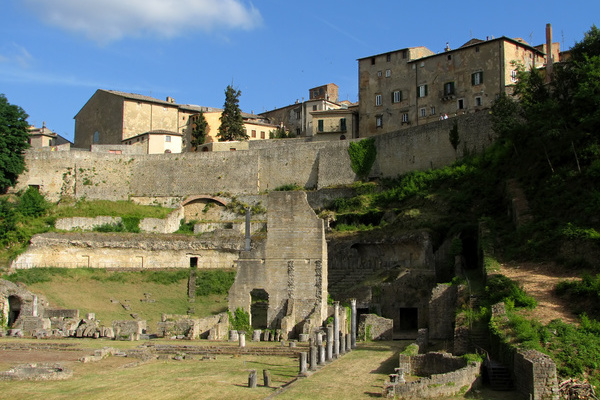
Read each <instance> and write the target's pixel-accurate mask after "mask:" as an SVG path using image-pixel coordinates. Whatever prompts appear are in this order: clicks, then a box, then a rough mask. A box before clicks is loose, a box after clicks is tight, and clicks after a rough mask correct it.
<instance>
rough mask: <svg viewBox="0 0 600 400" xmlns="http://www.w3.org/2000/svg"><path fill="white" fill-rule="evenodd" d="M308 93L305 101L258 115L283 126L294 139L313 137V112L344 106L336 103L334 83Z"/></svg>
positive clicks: (314, 127)
mask: <svg viewBox="0 0 600 400" xmlns="http://www.w3.org/2000/svg"><path fill="white" fill-rule="evenodd" d="M308 93H309V99H308V100H306V101H304V98H303V99H302V101H300V100H296V103H295V104H292V105H289V106H285V107H281V108H276V109H274V110H271V111H265V112H263V113H261V114H260V115H261V116H264V117H266V118H268V119H270V120H271V122H272V123H274V124H277V125H280V126H283V127H284V128H285V130H286V131H289V132H290V133H291V134H293V135H295V136H296V137H303V136H308V137H311V136H314V134H315V129H317V126H316V125H315V121H314V117H313V113H314V112H318V111H331V110H338V109H342V108H345V106H344V105H342V104H340V103H338V100H339V96H338V86H337V85H336V84H334V83H329V84H327V85H323V86H317V87H316V88H312V89H309V91H308Z"/></svg>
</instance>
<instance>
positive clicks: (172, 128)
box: [75, 89, 277, 152]
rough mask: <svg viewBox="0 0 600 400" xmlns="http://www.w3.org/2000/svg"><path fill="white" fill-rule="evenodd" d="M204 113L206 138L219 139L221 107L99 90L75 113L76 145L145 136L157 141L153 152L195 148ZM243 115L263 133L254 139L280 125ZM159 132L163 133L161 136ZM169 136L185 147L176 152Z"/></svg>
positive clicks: (248, 127)
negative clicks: (199, 120) (196, 127)
mask: <svg viewBox="0 0 600 400" xmlns="http://www.w3.org/2000/svg"><path fill="white" fill-rule="evenodd" d="M201 112H202V113H203V114H204V116H205V118H206V120H207V122H208V132H207V138H206V141H207V142H213V141H217V140H218V138H217V136H216V135H217V132H218V129H219V126H220V124H221V121H220V117H221V113H222V112H223V110H221V109H219V108H210V107H202V106H197V105H190V104H177V103H176V102H175V100H174V99H173V98H171V97H167V98H166V100H164V101H163V100H158V99H155V98H153V97H149V96H143V95H139V94H134V93H125V92H119V91H114V90H103V89H98V90H97V91H96V93H94V95H93V96H92V97H91V98H90V99H89V100H88V102H87V103H86V104H85V105H84V106H83V107H82V108H81V110H80V111H79V112H78V113H77V115H76V116H75V147H78V148H89V147H91V146H92V145H105V144H130V143H131V144H132V145H133V144H138V143H140V142H141V141H142V139H144V138H145V139H150V141H152V142H153V145H152V146H149V145H148V143H147V144H146V145H145V147H146V148H148V150H149V151H150V150H151V149H152V148H158V147H161V146H162V147H163V148H164V149H163V151H167V150H169V151H170V152H181V151H192V150H193V149H191V146H190V142H191V134H192V128H193V127H194V122H195V120H196V118H197V117H198V115H199V114H200V113H201ZM242 116H243V118H244V124H245V125H246V131H247V132H248V134H249V136H250V135H251V133H252V131H258V132H259V133H258V135H257V137H254V138H253V137H251V139H268V138H269V134H268V132H270V131H271V130H274V129H276V128H277V126H276V125H272V124H270V123H269V121H268V119H266V118H265V117H262V116H258V115H254V114H247V113H242ZM258 127H260V128H258ZM157 132H159V133H160V134H158V135H157V134H156V133H157ZM165 132H166V133H165ZM262 133H264V134H262ZM158 136H162V140H165V142H163V143H162V144H160V145H159V144H158V142H156V141H157V140H158V139H157V138H158ZM263 136H264V137H263ZM167 137H170V138H172V139H173V140H174V141H175V142H177V141H180V142H181V150H180V151H176V149H177V145H176V144H175V142H167V141H166V140H167ZM155 142H156V143H155ZM169 143H172V144H169ZM154 144H156V146H154Z"/></svg>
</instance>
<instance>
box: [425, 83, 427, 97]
mask: <svg viewBox="0 0 600 400" xmlns="http://www.w3.org/2000/svg"><path fill="white" fill-rule="evenodd" d="M425 96H427V85H425Z"/></svg>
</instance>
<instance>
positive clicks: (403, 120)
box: [402, 113, 408, 124]
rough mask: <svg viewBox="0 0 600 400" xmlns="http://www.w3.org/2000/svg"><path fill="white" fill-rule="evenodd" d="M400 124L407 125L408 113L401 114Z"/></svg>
mask: <svg viewBox="0 0 600 400" xmlns="http://www.w3.org/2000/svg"><path fill="white" fill-rule="evenodd" d="M402 123H403V124H405V123H408V113H404V114H402Z"/></svg>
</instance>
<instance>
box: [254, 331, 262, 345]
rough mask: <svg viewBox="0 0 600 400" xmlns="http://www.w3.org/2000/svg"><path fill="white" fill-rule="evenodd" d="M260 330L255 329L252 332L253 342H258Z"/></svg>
mask: <svg viewBox="0 0 600 400" xmlns="http://www.w3.org/2000/svg"><path fill="white" fill-rule="evenodd" d="M261 333H262V332H261V330H260V329H255V330H254V331H253V332H252V341H253V342H260V334H261Z"/></svg>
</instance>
